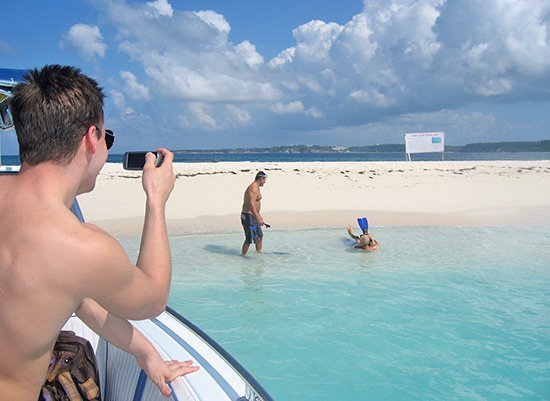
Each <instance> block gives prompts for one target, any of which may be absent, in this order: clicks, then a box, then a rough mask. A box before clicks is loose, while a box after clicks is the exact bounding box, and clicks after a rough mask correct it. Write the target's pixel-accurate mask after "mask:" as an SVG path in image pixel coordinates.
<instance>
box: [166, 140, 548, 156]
mask: <svg viewBox="0 0 550 401" xmlns="http://www.w3.org/2000/svg"><path fill="white" fill-rule="evenodd" d="M354 152H355V153H382V152H394V153H398V152H402V153H405V144H386V145H369V146H349V147H344V146H318V145H288V146H272V147H267V148H233V149H215V150H214V149H210V150H203V149H200V150H197V149H193V150H176V151H175V153H354ZM445 152H456V153H459V152H462V153H474V152H475V153H492V152H550V140H544V141H533V142H485V143H470V144H468V145H464V146H448V145H445Z"/></svg>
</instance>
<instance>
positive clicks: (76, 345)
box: [39, 331, 101, 401]
mask: <svg viewBox="0 0 550 401" xmlns="http://www.w3.org/2000/svg"><path fill="white" fill-rule="evenodd" d="M100 400H101V392H100V391H99V375H98V371H97V364H96V359H95V354H94V350H93V348H92V345H91V344H90V343H89V341H88V340H86V339H84V338H82V337H78V336H77V335H76V334H75V333H74V332H73V331H61V333H59V337H58V338H57V342H56V343H55V346H54V349H53V353H52V359H51V361H50V366H49V367H48V376H47V378H46V383H45V384H44V386H43V387H42V393H41V395H40V398H39V401H100Z"/></svg>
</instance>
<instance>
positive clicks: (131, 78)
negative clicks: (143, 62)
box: [120, 71, 151, 101]
mask: <svg viewBox="0 0 550 401" xmlns="http://www.w3.org/2000/svg"><path fill="white" fill-rule="evenodd" d="M120 77H121V78H122V80H123V81H124V87H125V90H126V93H127V94H128V97H130V99H132V100H138V101H146V100H149V99H150V98H151V95H150V93H149V88H147V87H146V86H144V85H142V84H140V83H139V82H138V81H137V78H136V76H135V75H134V74H132V73H131V72H130V71H121V72H120Z"/></svg>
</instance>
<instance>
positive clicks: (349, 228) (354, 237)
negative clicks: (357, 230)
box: [348, 226, 359, 240]
mask: <svg viewBox="0 0 550 401" xmlns="http://www.w3.org/2000/svg"><path fill="white" fill-rule="evenodd" d="M348 234H349V236H350V237H351V238H353V239H354V240H358V239H359V237H358V236H357V235H353V232H352V231H351V226H348Z"/></svg>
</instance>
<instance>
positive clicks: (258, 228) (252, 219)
mask: <svg viewBox="0 0 550 401" xmlns="http://www.w3.org/2000/svg"><path fill="white" fill-rule="evenodd" d="M266 180H267V174H266V173H264V172H263V171H260V172H258V174H256V178H255V179H254V182H253V183H252V184H250V185H249V186H248V187H247V188H246V191H245V192H244V202H243V208H242V211H241V224H242V225H243V229H244V237H245V239H244V243H243V247H242V251H241V253H242V254H243V256H244V255H246V253H247V252H248V248H249V247H250V244H251V243H252V242H254V243H255V244H256V251H257V252H261V251H262V241H263V236H264V234H263V232H262V226H263V225H264V219H263V218H262V216H261V215H260V208H261V200H262V193H261V192H260V187H263V186H264V184H265V182H266Z"/></svg>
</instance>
